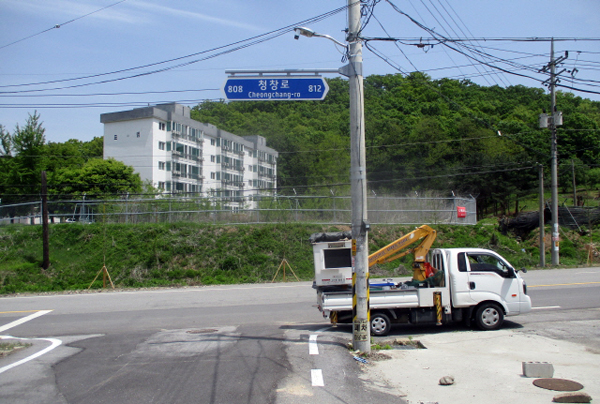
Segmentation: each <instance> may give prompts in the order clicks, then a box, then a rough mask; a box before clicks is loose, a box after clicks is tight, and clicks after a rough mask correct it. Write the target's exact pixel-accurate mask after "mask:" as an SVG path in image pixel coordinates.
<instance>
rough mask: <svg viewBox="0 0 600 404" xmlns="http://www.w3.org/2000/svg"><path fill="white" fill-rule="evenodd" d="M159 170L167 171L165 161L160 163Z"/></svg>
mask: <svg viewBox="0 0 600 404" xmlns="http://www.w3.org/2000/svg"><path fill="white" fill-rule="evenodd" d="M158 169H159V170H164V169H165V162H164V161H159V162H158Z"/></svg>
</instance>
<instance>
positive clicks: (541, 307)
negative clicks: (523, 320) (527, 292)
mask: <svg viewBox="0 0 600 404" xmlns="http://www.w3.org/2000/svg"><path fill="white" fill-rule="evenodd" d="M551 309H560V306H540V307H532V308H531V310H551Z"/></svg>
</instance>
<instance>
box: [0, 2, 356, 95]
mask: <svg viewBox="0 0 600 404" xmlns="http://www.w3.org/2000/svg"><path fill="white" fill-rule="evenodd" d="M346 8H347V6H343V7H339V8H337V9H334V10H332V11H329V12H327V13H323V14H321V15H318V16H316V17H312V18H309V19H305V20H302V21H299V22H296V23H294V24H291V25H287V26H285V27H282V28H279V29H276V30H273V31H269V32H266V33H263V34H260V35H256V36H253V37H250V38H247V39H244V40H240V41H236V42H233V43H230V44H227V45H222V46H218V47H214V48H211V49H207V50H203V51H199V52H195V53H192V54H188V55H185V56H180V57H177V58H172V59H168V60H163V61H160V62H155V63H148V64H145V65H140V66H135V67H130V68H126V69H120V70H115V71H111V72H106V73H98V74H92V75H87V76H81V77H74V78H68V79H60V80H49V81H43V82H35V83H22V84H11V85H1V86H0V88H10V87H28V86H40V85H47V84H57V83H65V82H70V81H78V80H87V79H93V78H98V77H104V76H110V75H115V74H121V73H129V72H133V71H135V70H141V69H147V68H149V67H155V66H160V65H164V64H167V63H173V62H179V61H182V60H184V59H189V58H192V57H196V56H200V55H207V56H204V57H201V58H199V59H194V60H191V61H185V62H181V63H178V64H175V65H170V66H166V67H162V68H157V69H154V70H150V71H144V72H140V73H136V74H132V75H129V76H124V77H117V78H111V79H103V80H99V81H94V82H88V83H82V84H75V85H68V86H63V87H55V88H49V89H48V88H46V89H32V90H19V91H2V92H0V94H18V93H26V92H42V91H54V90H63V89H70V88H79V87H85V86H90V85H98V84H105V83H111V82H117V81H122V80H127V79H132V78H138V77H143V76H148V75H152V74H156V73H162V72H165V71H169V70H173V69H176V68H180V67H185V66H189V65H192V64H195V63H198V62H201V61H205V60H208V59H212V58H215V57H217V56H222V55H225V54H229V53H233V52H236V51H239V50H241V49H245V48H248V47H251V46H254V45H257V44H260V43H263V42H266V41H270V40H272V39H275V38H277V37H280V36H282V35H285V34H288V33H290V32H293V30H294V28H295V27H298V26H300V25H305V24H310V23H315V22H319V21H322V20H324V19H327V18H330V17H332V16H333V15H336V14H338V13H340V12H342V11H344V10H345V9H346ZM214 52H216V53H214Z"/></svg>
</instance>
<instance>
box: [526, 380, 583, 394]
mask: <svg viewBox="0 0 600 404" xmlns="http://www.w3.org/2000/svg"><path fill="white" fill-rule="evenodd" d="M533 384H534V385H535V386H538V387H541V388H543V389H546V390H554V391H578V390H581V389H582V388H583V385H582V384H581V383H577V382H574V381H573V380H567V379H536V380H534V381H533Z"/></svg>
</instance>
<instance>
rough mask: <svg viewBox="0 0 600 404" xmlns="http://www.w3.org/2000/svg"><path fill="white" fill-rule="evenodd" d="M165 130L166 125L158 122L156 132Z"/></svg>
mask: <svg viewBox="0 0 600 404" xmlns="http://www.w3.org/2000/svg"><path fill="white" fill-rule="evenodd" d="M165 129H167V124H166V123H164V122H159V123H158V130H165Z"/></svg>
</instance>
